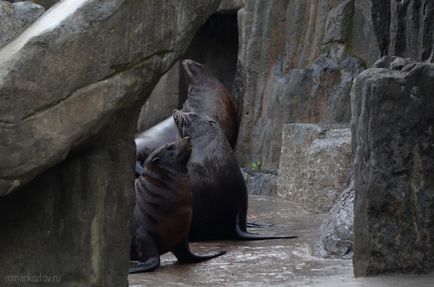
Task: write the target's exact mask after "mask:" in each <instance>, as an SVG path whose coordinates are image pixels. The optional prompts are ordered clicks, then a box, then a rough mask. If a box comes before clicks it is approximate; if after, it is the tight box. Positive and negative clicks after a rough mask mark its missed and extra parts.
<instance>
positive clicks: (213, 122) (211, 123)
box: [208, 120, 217, 125]
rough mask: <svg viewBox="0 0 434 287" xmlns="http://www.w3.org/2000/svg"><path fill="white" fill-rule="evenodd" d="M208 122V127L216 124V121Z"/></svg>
mask: <svg viewBox="0 0 434 287" xmlns="http://www.w3.org/2000/svg"><path fill="white" fill-rule="evenodd" d="M208 122H209V124H210V125H214V124H216V123H217V122H216V121H214V120H208Z"/></svg>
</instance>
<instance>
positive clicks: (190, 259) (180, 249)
mask: <svg viewBox="0 0 434 287" xmlns="http://www.w3.org/2000/svg"><path fill="white" fill-rule="evenodd" d="M171 251H172V253H173V254H174V255H175V256H176V258H178V261H179V262H180V263H197V262H202V261H206V260H209V259H212V258H215V257H218V256H221V255H223V254H226V251H218V252H214V253H208V254H202V255H195V254H193V253H191V251H190V247H189V245H188V241H187V239H184V240H183V241H182V242H180V243H179V244H178V245H177V246H175V248H174V249H173V250H171Z"/></svg>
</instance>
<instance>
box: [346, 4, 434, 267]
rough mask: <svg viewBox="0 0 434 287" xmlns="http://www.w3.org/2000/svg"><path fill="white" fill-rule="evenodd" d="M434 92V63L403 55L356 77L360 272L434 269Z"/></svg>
mask: <svg viewBox="0 0 434 287" xmlns="http://www.w3.org/2000/svg"><path fill="white" fill-rule="evenodd" d="M405 2H408V1H405ZM380 67H381V68H380ZM433 91H434V65H433V64H427V63H417V62H412V61H408V60H404V59H401V58H386V59H382V60H381V61H379V63H378V65H377V66H376V67H374V68H371V69H368V70H366V71H365V72H363V73H362V74H361V75H360V76H359V77H358V78H357V79H356V80H355V82H354V85H353V88H352V94H351V97H352V112H353V116H352V142H353V153H354V180H355V209H354V212H355V222H354V257H353V259H354V273H355V275H356V276H366V275H375V274H379V273H386V272H417V273H419V272H430V271H433V270H434V247H433V246H434V245H433V244H432V238H434V222H433V220H434V177H433V174H434V145H433V142H434V132H433V124H434V101H433Z"/></svg>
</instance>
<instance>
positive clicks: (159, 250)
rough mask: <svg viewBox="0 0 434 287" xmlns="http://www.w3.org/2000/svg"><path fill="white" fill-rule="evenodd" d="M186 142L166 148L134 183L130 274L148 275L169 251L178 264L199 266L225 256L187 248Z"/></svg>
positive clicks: (157, 152)
mask: <svg viewBox="0 0 434 287" xmlns="http://www.w3.org/2000/svg"><path fill="white" fill-rule="evenodd" d="M190 155H191V142H190V138H188V137H187V138H184V139H181V140H178V141H175V142H173V143H169V144H166V145H164V146H162V147H160V148H158V149H157V150H155V151H154V152H153V153H152V154H151V155H150V156H149V157H148V158H147V159H146V161H145V166H144V169H143V171H142V173H141V175H140V176H139V178H138V179H137V180H136V185H135V196H136V199H135V205H134V211H133V238H132V242H131V259H132V260H138V261H139V263H138V264H137V265H136V266H135V267H133V268H130V270H129V271H130V273H137V272H147V271H152V270H154V269H155V268H157V267H158V266H159V265H160V255H162V254H164V253H167V252H169V251H171V252H172V253H173V254H174V255H175V256H176V257H177V258H178V260H179V261H180V262H181V263H187V262H190V263H192V262H200V261H204V260H208V259H211V258H214V257H217V256H220V255H223V254H225V253H226V252H222V251H221V252H216V253H212V254H206V255H194V254H192V253H191V252H190V249H189V246H188V233H189V231H190V226H191V220H192V208H193V206H192V205H193V197H192V189H191V182H190V179H189V176H188V172H187V162H188V160H189V158H190Z"/></svg>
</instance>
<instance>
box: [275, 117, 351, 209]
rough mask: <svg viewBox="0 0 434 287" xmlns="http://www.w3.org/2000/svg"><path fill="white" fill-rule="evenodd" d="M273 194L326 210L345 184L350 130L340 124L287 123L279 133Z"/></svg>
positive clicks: (349, 163)
mask: <svg viewBox="0 0 434 287" xmlns="http://www.w3.org/2000/svg"><path fill="white" fill-rule="evenodd" d="M282 138H283V139H282V142H283V145H282V158H281V160H280V167H279V179H278V188H277V195H278V196H280V197H282V198H286V199H288V200H291V201H293V202H296V203H298V204H299V205H300V206H301V207H303V208H304V209H306V210H308V211H309V212H313V213H327V212H328V211H329V210H330V209H331V208H332V207H333V205H334V204H335V202H336V200H337V199H338V197H339V195H340V194H341V192H342V191H343V190H344V189H345V187H346V184H347V178H348V174H349V173H350V168H351V132H350V129H349V128H345V127H342V126H326V125H314V124H287V125H285V127H284V129H283V133H282Z"/></svg>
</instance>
